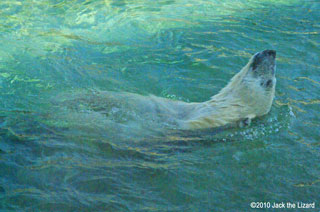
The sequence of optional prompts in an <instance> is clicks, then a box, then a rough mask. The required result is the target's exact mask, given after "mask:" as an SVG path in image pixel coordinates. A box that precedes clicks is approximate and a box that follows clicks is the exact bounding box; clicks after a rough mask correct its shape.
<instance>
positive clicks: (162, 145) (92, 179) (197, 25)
mask: <svg viewBox="0 0 320 212" xmlns="http://www.w3.org/2000/svg"><path fill="white" fill-rule="evenodd" d="M319 10H320V3H319V2H318V1H307V0H306V1H298V0H290V1H289V0H277V1H273V0H270V1H266V0H262V1H258V0H250V1H244V0H227V1H223V2H221V1H215V0H197V1H196V0H188V1H187V0H160V1H156V2H154V1H148V0H136V1H126V0H117V1H111V0H104V1H102V0H101V1H93V0H82V1H81V0H70V1H67V0H42V1H40V0H35V1H22V0H21V1H17V0H10V1H1V2H0V41H1V46H0V89H1V92H0V135H1V137H0V139H1V140H0V210H1V211H250V203H251V202H270V203H273V202H298V201H300V202H304V203H312V202H315V205H316V208H317V209H309V210H306V211H319V210H320V195H319V191H320V165H319V164H320V163H319V162H320V151H319V150H320V143H319V126H320V118H319V112H320V109H319V104H320V99H319V95H320V89H319V88H320V76H319V71H320V64H319V61H320V58H319V55H320V46H319V44H320V37H319V36H320V24H319V20H320V13H319ZM264 49H275V50H277V73H276V76H277V87H276V97H275V101H274V104H273V106H272V110H271V112H270V113H269V114H268V115H267V116H265V117H262V118H259V119H256V120H254V121H253V123H252V125H251V126H250V127H247V128H242V129H239V128H236V129H228V130H224V131H222V132H218V133H217V132H216V131H207V132H205V133H198V132H192V133H190V134H179V132H177V133H172V134H170V135H168V134H165V133H162V132H161V129H162V128H163V127H165V126H164V123H157V122H153V121H152V120H151V119H149V118H148V119H147V120H146V119H144V118H143V117H140V116H139V117H138V116H137V115H136V114H135V113H132V112H131V111H130V112H129V111H123V110H120V111H114V115H113V116H107V115H106V114H105V113H104V109H105V107H106V103H105V101H104V99H103V96H101V95H100V93H103V92H105V91H113V92H115V93H117V92H119V93H120V92H123V91H126V92H131V93H137V94H142V95H148V94H153V95H156V96H160V97H166V98H169V99H177V100H183V101H187V102H194V101H197V102H198V101H205V100H207V99H208V98H210V96H212V95H214V94H215V93H217V92H218V91H219V90H220V89H221V88H222V87H223V86H225V85H226V83H227V82H228V81H229V80H230V78H231V77H232V76H233V75H234V74H235V73H237V72H238V71H239V70H240V69H241V68H242V67H243V66H244V65H245V64H246V63H247V61H248V60H249V58H250V57H251V55H252V54H254V53H255V52H258V51H262V50H264ZM120 109H121V108H120ZM317 129H318V130H317ZM296 210H297V209H296ZM279 211H280V210H279ZM291 211H295V210H294V209H293V210H291ZM299 211H300V210H299Z"/></svg>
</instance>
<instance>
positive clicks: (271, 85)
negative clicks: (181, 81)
mask: <svg viewBox="0 0 320 212" xmlns="http://www.w3.org/2000/svg"><path fill="white" fill-rule="evenodd" d="M275 59H276V51H274V50H264V51H262V52H258V53H256V54H255V55H253V56H252V57H251V59H250V60H249V62H248V63H247V65H245V66H244V67H243V68H242V70H241V71H240V72H239V73H237V74H236V75H235V76H234V77H233V78H232V79H231V80H230V82H229V83H228V84H227V86H226V87H224V88H223V89H221V91H220V92H219V93H218V94H216V95H214V96H212V97H211V98H210V99H209V100H208V101H205V102H192V103H188V102H183V101H178V100H171V99H166V98H162V97H157V96H154V95H149V96H143V95H139V94H134V93H127V92H110V91H103V92H102V91H101V92H94V93H90V94H87V93H86V94H82V95H80V96H78V95H75V96H76V98H72V100H69V103H68V104H69V107H71V108H72V110H74V108H77V107H79V106H81V108H79V110H81V111H83V110H84V108H85V111H91V112H92V113H94V114H101V115H103V117H104V118H107V120H110V121H111V123H112V124H114V125H118V126H119V124H120V126H121V127H123V128H126V129H130V130H129V131H134V132H135V133H138V132H140V130H143V131H146V130H145V129H152V130H154V129H159V130H160V131H161V129H162V128H165V129H169V130H170V129H173V130H200V129H207V128H216V127H222V126H229V125H231V126H233V125H236V126H237V125H240V126H244V125H249V124H250V122H251V119H253V118H255V117H258V116H262V115H265V114H267V113H268V112H269V111H270V108H271V105H272V101H273V98H274V93H275V86H276V78H275V69H276V65H275ZM67 99H70V98H67Z"/></svg>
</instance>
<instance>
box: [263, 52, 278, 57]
mask: <svg viewBox="0 0 320 212" xmlns="http://www.w3.org/2000/svg"><path fill="white" fill-rule="evenodd" d="M262 54H264V55H268V56H272V57H274V58H275V57H276V54H277V52H276V51H275V50H264V51H263V52H262Z"/></svg>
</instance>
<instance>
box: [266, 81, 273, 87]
mask: <svg viewBox="0 0 320 212" xmlns="http://www.w3.org/2000/svg"><path fill="white" fill-rule="evenodd" d="M271 86H272V80H271V79H269V80H268V81H267V82H266V87H271Z"/></svg>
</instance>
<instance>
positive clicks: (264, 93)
mask: <svg viewBox="0 0 320 212" xmlns="http://www.w3.org/2000/svg"><path fill="white" fill-rule="evenodd" d="M275 59H276V51H274V50H264V51H262V52H258V53H256V54H255V55H253V56H252V57H251V59H250V60H249V62H248V63H247V65H246V66H244V67H243V68H242V70H241V71H240V72H239V73H237V74H236V75H235V76H234V77H233V78H232V79H231V80H230V82H229V84H228V85H227V86H226V87H224V88H223V89H222V90H221V91H220V92H219V93H218V94H216V95H214V96H213V97H211V99H210V100H208V101H206V102H203V103H197V104H196V105H195V107H194V109H193V110H192V111H191V112H190V113H189V115H188V117H187V119H185V120H183V121H182V122H181V126H182V128H183V129H203V128H211V127H220V126H224V125H227V124H232V123H239V124H240V126H243V125H249V124H250V122H251V119H253V118H255V117H258V116H262V115H265V114H267V113H268V112H269V111H270V109H271V105H272V101H273V99H274V94H275V86H276V78H275V70H276V64H275Z"/></svg>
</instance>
